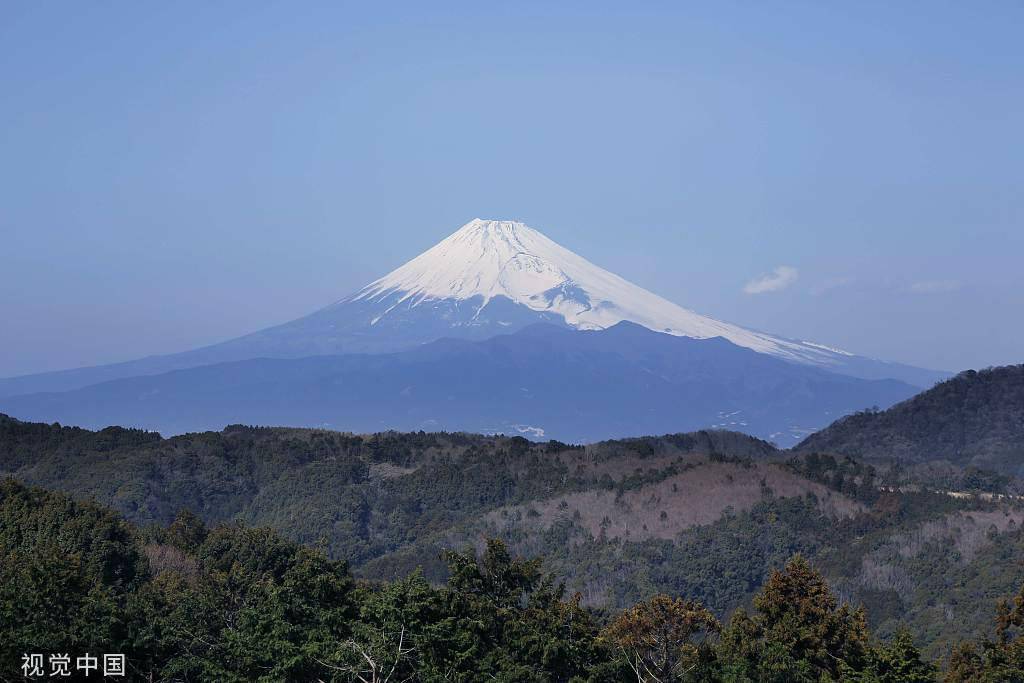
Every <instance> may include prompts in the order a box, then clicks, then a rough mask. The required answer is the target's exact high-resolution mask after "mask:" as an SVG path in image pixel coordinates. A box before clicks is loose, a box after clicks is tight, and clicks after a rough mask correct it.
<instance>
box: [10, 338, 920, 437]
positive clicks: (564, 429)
mask: <svg viewBox="0 0 1024 683" xmlns="http://www.w3.org/2000/svg"><path fill="white" fill-rule="evenodd" d="M915 392H916V389H915V388H914V387H912V386H910V385H908V384H904V383H901V382H898V381H895V380H862V379H857V378H853V377H847V376H844V375H838V374H835V373H831V372H827V371H825V370H821V369H818V368H815V367H811V366H808V365H799V364H795V363H789V362H786V361H783V360H780V359H778V358H775V357H772V356H770V355H766V354H761V353H756V352H754V351H751V350H749V349H745V348H742V347H739V346H736V345H735V344H732V343H730V342H728V341H726V340H725V339H722V338H712V339H691V338H688V337H681V336H672V335H668V334H662V333H658V332H652V331H650V330H648V329H646V328H644V327H642V326H640V325H635V324H633V323H628V322H622V323H619V324H617V325H614V326H613V327H611V328H609V329H607V330H597V331H577V330H572V329H567V328H564V327H559V326H554V325H544V324H538V325H533V326H530V327H527V328H525V329H523V330H521V331H519V332H517V333H515V334H511V335H502V336H498V337H493V338H491V339H488V340H484V341H477V342H471V341H466V340H459V339H442V340H439V341H436V342H433V343H430V344H426V345H423V346H421V347H419V348H417V349H414V350H411V351H404V352H400V353H392V354H373V355H367V354H354V355H343V356H314V357H307V358H301V359H252V360H246V361H237V362H233V363H221V364H215V365H210V366H203V367H199V368H191V369H186V370H177V371H174V372H170V373H165V374H162V375H155V376H143V377H135V378H129V379H121V380H116V381H111V382H106V383H102V384H97V385H93V386H90V387H86V388H83V389H79V390H76V391H71V392H63V393H41V394H34V395H26V396H18V397H9V398H4V399H0V411H3V412H6V413H9V414H11V415H12V416H14V417H17V418H19V419H27V420H38V421H46V422H53V421H59V422H61V423H64V424H76V425H80V426H85V427H94V428H99V427H104V426H107V425H110V424H119V425H124V426H132V427H143V428H146V429H152V430H157V431H160V432H162V433H165V434H176V433H182V432H191V431H200V430H207V429H221V428H223V427H224V425H227V424H233V423H246V424H273V425H286V426H296V427H302V426H305V427H325V428H330V429H342V430H347V431H360V432H371V431H381V430H385V429H395V430H403V431H416V430H421V429H423V430H431V431H436V430H439V429H443V430H447V431H470V432H483V433H499V432H500V433H506V434H516V433H520V434H525V435H529V436H531V437H535V438H556V439H560V440H563V441H577V442H586V441H597V440H601V439H606V438H619V437H624V436H634V435H637V436H638V435H643V434H656V433H668V432H678V431H688V430H694V429H702V428H728V429H734V430H737V431H743V432H746V433H749V434H752V435H755V436H761V437H763V438H768V439H770V440H772V441H775V442H777V443H780V444H783V445H787V446H788V445H791V444H793V443H796V441H798V440H799V439H800V438H802V437H803V436H804V435H805V434H807V433H809V432H810V431H813V430H815V429H819V428H821V427H823V426H825V425H827V424H828V423H830V422H832V421H833V420H834V419H835V418H837V417H839V416H841V415H844V414H847V413H849V412H852V411H855V410H860V409H863V408H866V407H869V406H872V405H880V406H888V405H891V404H893V403H895V402H896V401H899V400H902V399H904V398H907V397H909V396H911V395H912V394H914V393H915Z"/></svg>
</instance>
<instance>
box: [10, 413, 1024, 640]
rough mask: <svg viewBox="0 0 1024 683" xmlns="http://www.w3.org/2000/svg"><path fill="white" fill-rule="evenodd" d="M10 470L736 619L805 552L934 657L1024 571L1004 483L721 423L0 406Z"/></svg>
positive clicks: (154, 503) (410, 566)
mask: <svg viewBox="0 0 1024 683" xmlns="http://www.w3.org/2000/svg"><path fill="white" fill-rule="evenodd" d="M897 474H899V473H897ZM905 475H906V473H903V474H901V475H900V476H905ZM3 476H11V477H14V478H16V479H18V480H21V481H24V482H27V483H32V484H37V485H43V486H46V487H47V488H50V489H55V490H60V491H64V492H67V493H70V494H71V495H72V496H74V497H75V498H76V499H80V500H81V499H90V498H91V499H95V500H96V501H98V502H100V503H102V504H104V505H107V506H110V507H113V508H115V509H116V510H117V511H118V512H119V513H121V514H123V515H124V516H125V517H127V518H128V520H129V521H131V522H133V523H135V524H137V525H140V526H143V527H146V528H148V527H149V526H151V525H153V524H156V525H161V526H164V525H167V524H168V523H171V522H172V521H173V520H174V519H176V518H177V517H178V515H179V513H180V511H181V510H183V509H187V510H191V511H192V512H194V513H195V514H196V515H198V517H200V518H201V519H202V520H203V521H204V522H205V523H206V524H218V523H225V522H241V523H243V524H247V525H254V526H266V527H271V528H273V529H275V530H276V531H277V532H279V533H281V534H282V535H283V536H285V537H287V538H288V539H289V540H290V541H293V542H298V543H300V544H303V545H305V546H311V547H316V548H320V549H322V550H324V551H325V552H326V553H327V554H328V556H329V557H330V558H332V559H335V560H346V561H348V562H349V563H350V566H351V567H352V570H353V573H355V574H356V575H357V576H359V577H362V578H368V579H376V580H381V579H388V580H393V579H400V578H402V577H406V576H408V575H410V574H412V573H413V572H414V571H416V569H417V568H422V570H423V577H424V578H425V579H426V580H427V581H429V582H431V583H432V584H433V585H440V584H442V583H444V582H445V581H447V580H448V579H449V572H450V566H449V564H448V563H447V562H446V561H445V560H444V557H445V555H444V553H445V552H447V551H449V550H452V549H458V548H463V547H465V546H466V545H467V544H471V545H475V546H477V547H478V548H479V547H480V544H481V543H482V539H485V538H498V539H501V540H502V541H504V542H505V543H506V544H507V546H508V548H509V550H510V551H511V552H513V553H515V554H518V555H521V556H526V557H537V556H542V557H543V558H544V564H545V567H546V568H547V569H548V570H549V571H550V572H551V573H552V574H553V575H554V576H556V577H557V578H558V580H560V581H564V582H565V583H566V585H567V587H568V589H569V590H570V591H579V592H580V593H581V596H582V601H583V604H585V605H588V606H592V607H595V608H601V609H615V608H622V607H627V606H629V605H632V604H634V603H636V602H638V601H641V600H645V599H648V598H650V597H651V596H652V595H655V594H657V593H667V594H669V595H672V596H683V597H685V598H687V599H692V600H698V601H700V602H701V603H703V604H704V605H705V606H707V607H708V608H709V609H711V610H712V612H713V613H714V614H715V615H717V616H718V618H725V617H727V616H728V615H729V614H730V613H731V612H732V611H733V610H734V609H736V608H737V607H740V606H743V605H749V604H750V601H751V600H752V599H753V597H754V595H755V594H756V592H757V591H758V589H759V587H760V586H761V585H762V584H763V583H764V582H765V581H766V580H767V579H768V577H769V576H770V574H771V572H772V571H773V570H775V569H778V568H780V567H782V566H783V565H784V564H785V563H786V561H787V560H788V558H790V557H791V556H793V555H794V554H796V553H802V554H803V555H804V556H805V557H807V558H809V559H810V560H812V561H813V562H814V563H815V565H816V566H818V567H819V568H820V569H821V570H822V571H823V572H824V573H825V575H826V577H827V578H828V580H829V581H831V582H833V584H834V585H835V586H836V587H837V590H839V591H840V592H841V594H842V595H843V596H844V598H845V599H848V600H850V601H852V602H854V603H862V604H864V605H865V606H866V607H867V608H868V613H869V615H870V619H871V624H870V625H871V627H872V628H874V629H875V630H876V632H877V633H879V634H880V635H882V636H884V637H888V636H890V635H892V634H893V633H894V632H895V630H896V629H897V628H898V627H899V625H900V624H906V625H908V626H909V627H910V629H911V630H912V632H913V633H914V635H915V637H917V638H919V639H920V641H919V642H920V643H921V644H922V646H924V647H925V650H926V652H927V654H928V655H929V656H940V655H942V654H943V653H944V652H945V651H946V650H947V648H948V646H949V644H950V643H952V642H953V641H955V640H957V639H961V638H964V637H978V636H980V635H982V634H984V633H986V632H987V630H988V629H989V627H990V624H991V615H992V612H993V610H994V609H995V601H996V599H997V597H998V596H999V595H1006V594H1010V593H1012V592H1013V591H1015V590H1016V588H1017V587H1018V586H1019V585H1020V584H1021V583H1024V563H1022V561H1024V533H1022V532H1021V523H1022V522H1024V510H1021V509H1019V507H1017V506H1016V505H1015V503H1014V502H1013V501H992V500H990V499H985V498H980V497H979V498H973V497H969V496H968V497H961V498H953V497H951V496H948V495H945V494H943V493H934V492H918V493H899V492H895V491H899V490H902V489H903V485H904V484H907V483H912V482H907V481H904V480H894V479H892V476H894V475H893V473H892V472H876V471H875V470H874V469H873V468H871V467H870V466H866V465H864V464H862V463H859V462H856V461H854V460H849V459H843V458H839V459H837V458H833V457H830V456H821V455H817V454H808V455H806V456H800V457H797V458H794V457H792V455H791V454H788V453H786V452H780V451H777V450H776V449H775V448H773V447H772V446H771V445H770V444H767V443H765V442H763V441H758V440H756V439H753V438H751V437H748V436H744V435H739V434H733V433H728V432H697V433H692V434H678V435H668V436H662V437H652V438H640V439H629V440H622V441H610V442H604V443H599V444H591V445H587V446H585V447H582V446H573V445H567V444H564V443H558V442H545V443H535V442H530V441H527V440H526V439H523V438H521V437H511V438H510V437H504V436H480V435H470V434H444V433H435V434H427V433H411V434H401V433H382V434H372V435H353V434H343V433H337V432H329V431H321V430H303V429H280V428H253V427H242V426H234V427H230V428H228V429H225V430H224V431H223V432H208V433H198V434H187V435H183V436H179V437H175V438H171V439H163V438H161V437H160V436H159V435H157V434H152V433H147V432H142V431H137V430H128V429H121V428H108V429H104V430H102V431H98V432H91V431H88V430H83V429H78V428H69V427H61V426H59V425H45V424H30V423H24V422H20V421H17V420H13V419H10V418H0V477H3ZM976 478H977V477H974V478H973V479H971V481H973V480H974V479H976ZM894 485H895V486H894ZM988 485H990V486H996V487H998V486H1001V485H1005V482H1003V483H1002V484H1000V482H998V481H997V480H995V479H992V480H991V481H989V482H988ZM883 489H884V490H883ZM894 489H895V491H894ZM987 490H992V491H995V490H997V489H995V488H989V489H987Z"/></svg>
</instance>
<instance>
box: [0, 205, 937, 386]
mask: <svg viewBox="0 0 1024 683" xmlns="http://www.w3.org/2000/svg"><path fill="white" fill-rule="evenodd" d="M624 321H625V322H632V323H636V324H638V325H642V326H644V327H646V328H648V329H650V330H654V331H657V332H665V333H668V334H671V335H675V336H681V337H689V338H694V339H710V338H714V337H721V338H724V339H727V340H729V341H730V342H732V343H734V344H736V345H738V346H741V347H744V348H747V349H750V350H752V351H755V352H758V353H761V354H765V355H768V356H772V357H776V358H780V359H783V360H787V361H790V362H793V363H798V364H802V365H810V366H814V367H820V368H824V369H828V370H831V371H833V372H837V373H841V374H846V375H850V376H853V377H860V378H863V379H898V380H901V381H904V382H907V383H909V384H912V385H914V386H916V387H920V388H925V387H929V386H931V385H932V384H933V383H934V382H936V381H938V380H940V379H943V378H945V377H948V376H949V375H948V373H944V372H939V371H934V370H925V369H921V368H914V367H910V366H906V365H901V364H898V363H888V362H884V361H879V360H875V359H870V358H864V357H861V356H856V355H854V354H851V353H848V352H846V351H842V350H839V349H835V348H832V347H829V346H827V345H823V344H818V343H814V342H806V341H797V340H791V339H786V338H784V337H780V336H775V335H770V334H766V333H763V332H758V331H754V330H749V329H745V328H742V327H740V326H738V325H733V324H729V323H725V322H722V321H719V320H715V319H713V318H709V317H707V316H702V315H699V314H697V313H695V312H693V311H691V310H688V309H686V308H683V307H681V306H679V305H677V304H675V303H672V302H670V301H668V300H666V299H664V298H662V297H660V296H658V295H656V294H653V293H652V292H649V291H647V290H645V289H643V288H642V287H638V286H637V285H634V284H632V283H630V282H628V281H626V280H624V279H623V278H621V277H619V276H618V275H615V274H613V273H611V272H609V271H607V270H604V269H602V268H600V267H598V266H596V265H594V264H592V263H590V262H589V261H587V260H586V259H584V258H583V257H581V256H579V255H577V254H575V253H573V252H572V251H570V250H568V249H566V248H564V247H562V246H561V245H559V244H557V243H555V242H554V241H552V240H551V239H549V238H548V237H546V236H545V235H543V234H542V233H540V232H539V231H537V230H534V229H533V228H530V227H529V226H527V225H525V224H523V223H519V222H515V221H498V220H481V219H474V220H472V221H470V222H469V223H467V224H466V225H464V226H462V227H461V228H460V229H459V230H457V231H456V232H455V233H453V234H452V235H450V236H449V237H447V238H446V239H444V240H442V241H441V242H439V243H438V244H437V245H435V246H434V247H432V248H431V249H429V250H427V251H426V252H424V253H422V254H420V255H419V256H417V257H416V258H414V259H412V260H411V261H409V262H408V263H406V264H404V265H402V266H401V267H399V268H397V269H395V270H394V271H392V272H391V273H389V274H387V275H385V276H384V277H382V278H380V279H378V280H376V281H374V282H373V283H371V284H369V285H367V286H366V287H364V288H363V289H361V290H360V291H359V292H356V293H355V294H353V295H351V296H348V297H345V298H343V299H341V300H340V301H338V302H336V303H334V304H332V305H330V306H327V307H326V308H323V309H321V310H319V311H316V312H314V313H312V314H310V315H308V316H305V317H302V318H299V319H297V320H294V321H291V322H287V323H284V324H282V325H277V326H274V327H271V328H267V329H265V330H260V331H258V332H254V333H252V334H248V335H245V336H242V337H239V338H237V339H232V340H228V341H225V342H222V343H219V344H214V345H211V346H206V347H203V348H199V349H194V350H191V351H186V352H183V353H178V354H171V355H165V356H154V357H149V358H143V359H139V360H134V361H128V362H125V363H116V364H112V365H105V366H98V367H94V368H78V369H74V370H66V371H59V372H52V373H44V374H39V375H28V376H23V377H13V378H7V379H0V397H3V396H14V395H19V394H28V393H36V392H41V391H67V390H71V389H78V388H81V387H84V386H88V385H91V384H96V383H99V382H105V381H109V380H114V379H120V378H125V377H133V376H139V375H155V374H159V373H163V372H168V371H172V370H180V369H185V368H192V367H198V366H202V365H211V364H215V363H223V362H229V361H239V360H247V359H252V358H301V357H306V356H316V355H337V354H343V353H344V354H348V353H390V352H394V351H403V350H409V349H414V348H416V347H418V346H422V345H423V344H426V343H430V342H432V341H435V340H437V339H440V338H443V337H454V338H460V339H468V340H481V339H486V338H489V337H493V336H495V335H499V334H506V333H508V332H514V331H517V330H520V329H523V328H524V327H526V326H528V325H531V324H534V323H538V322H546V323H550V324H554V325H561V326H565V327H569V328H574V329H581V330H599V329H606V328H609V327H611V326H613V325H615V324H617V323H620V322H624Z"/></svg>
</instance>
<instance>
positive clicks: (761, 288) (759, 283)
mask: <svg viewBox="0 0 1024 683" xmlns="http://www.w3.org/2000/svg"><path fill="white" fill-rule="evenodd" d="M799 276H800V273H799V272H797V269H796V268H793V267H792V266H779V267H778V268H776V269H775V270H773V271H772V272H771V273H770V274H768V275H764V276H762V277H759V278H757V279H754V280H751V281H750V282H748V283H747V284H746V286H744V287H743V291H744V292H746V293H747V294H764V293H765V292H778V291H779V290H782V289H785V288H786V287H789V286H790V285H791V284H793V283H794V282H796V280H797V278H798V277H799Z"/></svg>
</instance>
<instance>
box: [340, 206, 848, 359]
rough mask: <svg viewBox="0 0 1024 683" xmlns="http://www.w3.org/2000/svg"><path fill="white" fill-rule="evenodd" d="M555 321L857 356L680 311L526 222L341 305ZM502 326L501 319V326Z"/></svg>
mask: <svg viewBox="0 0 1024 683" xmlns="http://www.w3.org/2000/svg"><path fill="white" fill-rule="evenodd" d="M498 298H504V299H505V300H507V301H508V302H511V303H513V304H516V305H518V306H523V307H525V308H527V309H529V310H531V311H534V312H536V313H543V314H549V315H554V316H555V317H557V318H558V319H560V321H561V322H564V323H565V324H567V325H569V326H570V327H575V328H577V329H581V330H601V329H607V328H609V327H611V326H613V325H615V324H617V323H620V322H622V321H624V320H625V321H629V322H634V323H637V324H638V325H643V326H644V327H646V328H648V329H651V330H654V331H656V332H665V333H668V334H672V335H675V336H678V337H692V338H694V339H708V338H711V337H723V338H725V339H728V340H729V341H731V342H732V343H734V344H736V345H737V346H743V347H746V348H749V349H752V350H754V351H759V352H761V353H768V354H771V355H773V356H779V357H781V358H784V359H787V360H791V361H796V362H801V363H810V364H815V365H825V366H828V365H837V366H841V365H843V363H842V362H840V361H841V360H842V359H843V358H848V357H851V356H853V354H850V353H847V352H845V351H839V350H837V349H831V348H827V347H825V346H823V345H820V344H812V343H808V342H796V341H789V340H785V339H781V338H779V337H773V336H770V335H767V334H761V333H759V332H753V331H750V330H746V329H743V328H742V327H737V326H736V325H730V324H728V323H724V322H720V321H718V320H714V319H712V318H708V317H705V316H702V315H699V314H697V313H694V312H693V311H691V310H688V309H686V308H683V307H681V306H678V305H676V304H674V303H672V302H671V301H668V300H666V299H663V298H662V297H660V296H658V295H656V294H653V293H651V292H649V291H647V290H646V289H644V288H642V287H638V286H637V285H634V284H633V283H631V282H629V281H627V280H624V279H623V278H621V277H619V276H618V275H615V274H614V273H610V272H608V271H607V270H604V269H603V268H600V267H598V266H596V265H594V264H593V263H591V262H590V261H588V260H586V259H585V258H583V257H582V256H579V255H577V254H575V253H574V252H572V251H569V250H568V249H566V248H565V247H563V246H561V245H560V244H558V243H556V242H554V241H552V240H551V239H549V238H548V237H547V236H545V235H544V234H542V233H540V232H538V231H537V230H534V229H533V228H531V227H529V226H527V225H526V224H524V223H519V222H516V221H493V220H481V219H479V218H477V219H474V220H472V221H470V222H469V223H467V224H466V225H464V226H462V227H461V228H459V230H458V231H456V232H455V233H454V234H452V235H450V236H449V237H447V238H446V239H444V240H442V241H441V242H439V243H438V244H437V245H435V246H434V247H432V248H431V249H428V250H427V251H425V252H423V253H422V254H420V255H419V256H417V257H416V258H414V259H413V260H412V261H409V262H408V263H406V264H405V265H403V266H401V267H400V268H398V269H396V270H394V271H392V272H391V273H388V274H387V275H385V276H384V277H382V278H380V279H379V280H377V281H375V282H373V283H371V284H369V285H367V286H366V287H365V288H363V289H362V290H361V291H360V292H358V293H357V294H355V295H354V296H352V297H349V298H347V299H343V300H342V301H340V302H338V304H336V305H339V306H344V305H346V304H348V303H353V302H368V303H372V304H376V305H384V308H383V309H382V310H381V313H380V316H379V317H376V318H374V319H373V321H372V322H371V324H377V323H379V322H380V321H381V320H383V319H384V318H385V317H386V316H388V315H389V314H392V313H393V312H395V311H398V312H399V313H401V312H403V311H405V310H408V309H412V308H415V307H417V306H420V305H423V304H428V305H429V304H431V303H436V302H438V301H459V302H473V303H472V305H471V308H474V309H475V310H474V312H473V317H472V318H471V320H469V321H464V322H466V323H467V324H472V323H473V322H475V321H479V319H480V316H481V314H482V313H483V312H484V311H486V310H487V308H488V306H489V305H491V303H492V302H494V301H495V299H498ZM501 322H502V321H499V324H500V323H501Z"/></svg>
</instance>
